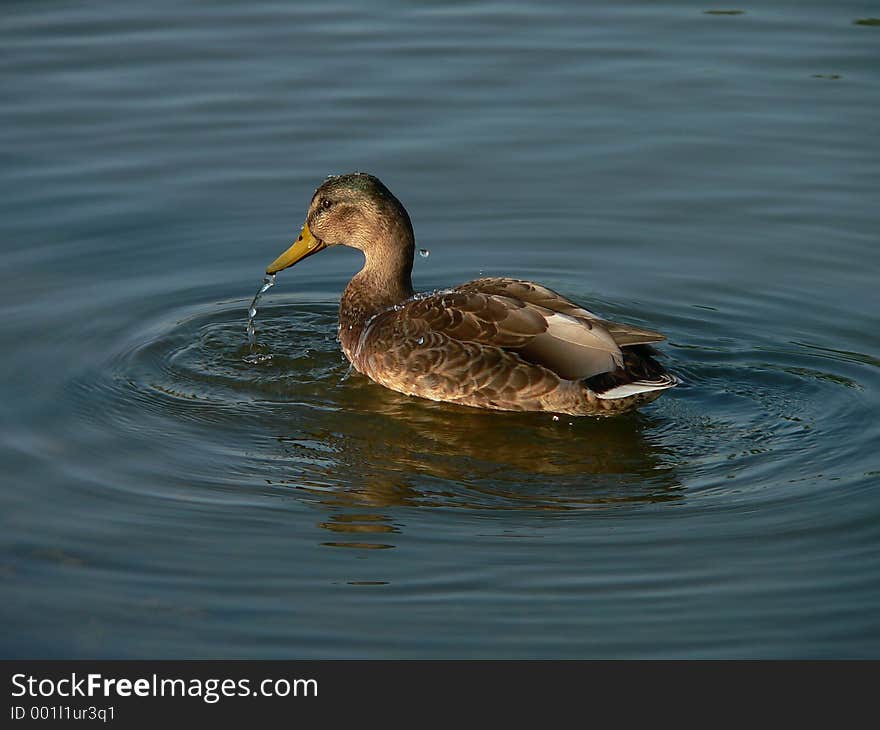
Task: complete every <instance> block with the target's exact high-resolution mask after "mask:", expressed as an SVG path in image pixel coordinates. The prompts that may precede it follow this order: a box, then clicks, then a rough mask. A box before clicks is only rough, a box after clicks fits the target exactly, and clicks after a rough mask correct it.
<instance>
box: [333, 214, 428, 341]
mask: <svg viewBox="0 0 880 730" xmlns="http://www.w3.org/2000/svg"><path fill="white" fill-rule="evenodd" d="M406 223H409V221H406ZM390 234H391V235H390V236H386V237H385V238H384V239H382V241H381V242H378V241H377V242H375V243H374V244H373V245H371V246H370V247H369V248H368V249H366V250H364V266H363V268H362V269H361V270H360V271H359V272H358V273H357V274H355V275H354V277H353V278H352V280H351V281H350V282H349V283H348V286H347V287H345V291H344V292H343V294H342V299H341V300H340V302H339V324H340V329H341V330H345V329H347V328H348V326H349V325H352V328H351V329H352V330H353V329H360V328H362V327H363V325H364V323H366V321H367V320H368V319H369V318H370V317H372V316H373V315H375V314H378V313H379V312H381V311H383V310H385V309H388V308H389V307H393V306H394V305H395V304H398V303H400V302H402V301H404V300H406V299H409V298H410V297H411V296H412V295H413V288H412V266H413V253H414V251H415V240H414V238H413V234H412V227H411V226H409V225H404V224H403V222H402V223H401V225H398V226H396V227H395V228H394V229H392V231H390Z"/></svg>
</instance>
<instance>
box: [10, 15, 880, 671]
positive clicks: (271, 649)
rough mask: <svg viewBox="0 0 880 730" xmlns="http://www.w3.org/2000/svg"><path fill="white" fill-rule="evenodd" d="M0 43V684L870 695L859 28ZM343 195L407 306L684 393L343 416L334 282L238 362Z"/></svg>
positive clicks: (448, 19) (363, 20)
mask: <svg viewBox="0 0 880 730" xmlns="http://www.w3.org/2000/svg"><path fill="white" fill-rule="evenodd" d="M712 9H741V10H744V11H745V12H744V13H743V14H740V15H712V14H707V13H706V12H705V11H707V10H712ZM4 10H5V12H4V23H3V25H2V28H0V35H2V44H3V48H4V51H5V53H4V62H3V65H2V67H0V74H2V83H3V90H4V102H5V103H4V105H3V106H2V108H0V119H2V128H3V135H2V136H0V145H2V151H3V157H4V165H3V177H2V192H3V195H2V196H0V208H2V216H0V226H2V233H3V235H2V241H3V254H4V256H3V259H2V266H0V283H2V289H3V292H4V297H3V301H2V304H0V306H2V316H0V323H2V324H0V327H2V334H0V336H2V342H3V344H4V358H3V360H2V365H0V368H2V379H0V383H2V385H0V388H2V398H0V402H2V404H3V408H2V410H0V419H2V420H0V425H2V434H3V438H2V442H0V444H2V446H0V465H2V472H3V474H4V478H3V481H2V483H0V521H2V525H0V580H2V581H3V598H4V600H3V601H2V608H0V620H2V622H3V626H4V632H3V639H2V653H3V655H5V656H56V657H58V656H60V657H94V656H111V657H139V656H149V657H172V656H175V657H212V656H223V657H296V658H299V657H462V656H468V657H477V656H479V657H568V658H574V657H632V656H647V657H712V658H718V657H865V656H872V657H877V656H878V654H880V619H878V616H880V611H878V603H880V549H878V547H880V490H878V481H880V463H878V445H880V425H878V419H877V413H878V406H880V359H878V358H880V337H878V334H877V332H878V328H877V295H876V290H877V279H878V273H880V247H878V231H880V209H878V206H877V202H876V201H877V192H878V191H877V180H878V179H880V153H878V150H877V144H876V130H877V125H876V119H877V108H878V102H880V77H878V74H880V64H878V63H877V60H878V43H880V35H878V32H880V29H878V28H877V27H876V26H872V25H865V24H858V23H857V22H856V21H858V20H863V19H867V18H870V17H872V16H876V8H875V7H872V6H871V5H870V4H866V3H863V2H840V3H820V2H797V3H793V2H783V1H782V0H779V1H777V2H765V3H761V4H760V5H757V6H748V5H744V6H742V7H738V6H733V7H732V8H727V7H725V6H721V7H720V8H713V6H712V5H711V4H708V3H705V4H701V3H695V2H677V3H671V4H670V3H663V4H662V5H658V4H656V3H648V2H644V1H641V2H640V1H637V0H636V1H634V2H626V3H611V4H606V6H605V7H597V6H595V4H580V3H571V4H547V3H540V4H539V3H531V4H529V3H527V4H520V5H517V6H516V7H511V6H509V5H507V4H496V3H490V2H476V3H471V4H466V5H454V6H449V5H446V4H444V5H441V4H439V3H431V2H428V3H422V4H419V6H418V7H414V6H412V5H410V4H404V3H396V2H382V3H379V4H371V5H370V9H369V10H368V9H367V8H366V6H364V5H362V4H359V3H352V2H339V1H336V2H332V1H331V2H329V3H325V4H322V5H321V6H320V7H317V6H300V5H299V4H295V3H271V2H254V3H248V4H240V3H215V4H211V5H210V6H208V5H205V4H202V3H179V2H174V3H172V2H170V0H161V1H159V2H155V3H148V4H145V3H134V2H113V3H109V2H98V3H90V4H81V3H72V2H56V3H36V4H35V3H23V2H11V3H7V5H6V6H5V9H4ZM350 170H367V171H370V172H373V173H374V174H376V175H378V176H379V177H380V178H381V179H382V180H383V181H384V182H385V183H386V184H387V185H388V186H389V187H390V188H391V190H393V191H394V192H395V193H396V194H397V195H398V196H399V197H400V198H401V200H402V201H403V202H404V204H405V205H406V206H407V209H408V211H409V213H410V215H411V217H412V220H413V224H414V226H415V232H416V236H417V240H419V241H420V242H425V243H427V244H428V247H429V248H430V251H431V255H430V259H427V260H426V259H425V258H424V257H416V263H415V270H414V272H413V279H414V283H415V285H416V287H417V288H419V289H420V290H435V289H443V288H444V287H450V286H454V285H456V284H458V283H461V282H463V281H466V280H469V279H473V278H475V277H477V276H480V275H486V276H494V275H509V276H520V277H525V278H531V279H535V280H537V281H540V282H542V283H544V284H546V285H548V286H550V287H552V288H554V289H557V290H559V291H561V292H564V293H565V294H567V295H568V296H570V297H572V298H573V299H575V300H577V301H579V302H581V303H583V304H584V305H585V306H586V307H588V308H589V309H591V310H595V311H598V312H600V313H602V314H604V315H606V316H608V317H611V318H618V319H621V320H623V321H627V322H631V323H633V324H635V325H641V326H645V327H648V328H655V329H659V330H661V331H663V332H665V333H666V334H667V335H668V336H669V340H668V343H666V344H665V345H664V346H663V350H664V352H665V353H666V355H667V358H666V360H665V365H666V367H667V368H668V369H669V370H670V371H672V372H674V373H675V374H676V375H678V376H679V377H681V378H682V380H683V383H682V384H681V385H680V386H678V387H677V388H675V389H674V390H673V391H670V392H669V393H667V394H665V395H664V396H663V397H662V398H661V399H660V400H658V401H657V402H656V403H654V404H652V405H651V406H649V407H647V408H645V409H644V410H643V411H641V412H639V413H634V414H630V415H627V416H624V417H621V418H616V419H609V420H604V421H595V420H593V419H570V418H562V419H560V420H558V421H554V420H552V418H551V417H550V416H548V415H547V414H497V413H484V412H480V411H471V410H468V409H461V408H454V407H451V406H448V405H444V404H439V403H429V402H422V401H416V400H412V399H408V398H405V397H403V396H401V395H399V394H396V393H393V392H391V391H388V390H385V389H382V388H380V387H378V386H375V385H373V384H371V383H369V382H368V381H366V380H365V379H364V378H363V377H362V376H360V375H359V374H357V373H352V374H351V376H350V377H348V378H346V373H347V372H348V364H347V363H346V362H345V361H344V359H343V358H342V356H341V353H340V351H339V345H338V343H337V341H336V332H337V329H336V328H337V319H336V309H337V305H338V299H339V295H340V293H341V292H342V290H343V288H344V286H345V284H346V283H347V281H348V278H349V277H350V276H351V275H352V274H353V273H354V272H355V271H356V269H357V267H358V266H359V257H358V255H357V254H356V252H353V251H348V250H339V249H334V250H331V251H327V252H322V253H321V254H320V255H316V256H314V257H310V258H309V259H308V260H307V261H303V262H302V263H301V264H299V265H298V266H296V267H295V268H293V269H290V270H288V271H285V272H283V274H282V276H280V277H279V279H278V286H276V287H275V288H274V289H273V290H272V292H271V294H270V295H269V296H267V297H266V298H264V299H263V300H261V301H260V302H259V317H258V320H257V326H258V328H259V343H258V344H255V346H254V351H253V352H252V351H251V347H250V345H249V342H248V339H247V337H246V336H245V333H244V332H243V331H242V328H243V325H244V318H243V315H244V313H245V311H247V309H248V303H249V302H251V300H252V297H253V290H254V284H255V283H256V282H257V281H259V279H260V277H261V276H262V275H263V272H264V271H265V267H266V265H267V264H268V263H270V262H271V261H272V260H274V259H275V257H276V256H277V255H278V254H279V253H280V252H281V251H282V250H283V249H284V248H286V246H287V244H288V242H289V240H290V236H291V232H292V231H293V232H294V234H295V232H296V231H297V230H298V228H299V225H300V223H301V221H302V218H303V215H304V212H305V209H306V206H307V205H308V202H309V200H310V198H311V194H312V192H313V191H314V189H315V187H316V186H317V185H318V184H319V183H320V182H321V180H323V178H324V177H325V176H326V175H328V174H331V173H340V172H346V171H350ZM257 304H258V302H254V303H253V304H252V306H253V307H254V308H256V306H257ZM268 354H271V355H272V357H271V359H269V360H266V361H263V362H259V363H258V364H253V363H251V362H246V361H245V359H246V358H248V357H249V356H251V355H268Z"/></svg>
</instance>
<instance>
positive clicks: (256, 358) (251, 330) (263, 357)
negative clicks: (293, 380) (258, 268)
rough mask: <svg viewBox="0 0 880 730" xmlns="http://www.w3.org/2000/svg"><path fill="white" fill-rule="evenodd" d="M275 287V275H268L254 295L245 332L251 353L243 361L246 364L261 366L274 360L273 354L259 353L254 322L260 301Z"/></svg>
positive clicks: (248, 311)
mask: <svg viewBox="0 0 880 730" xmlns="http://www.w3.org/2000/svg"><path fill="white" fill-rule="evenodd" d="M273 286H275V274H266V276H264V277H263V285H262V286H261V287H260V289H259V290H258V291H257V293H256V294H255V295H254V298H253V301H251V305H250V306H249V307H248V310H247V314H248V316H247V327H246V328H245V332H246V333H247V340H248V349H249V350H250V352H249V353H248V354H247V355H245V356H244V358H243V359H244V361H245V362H247V363H250V364H252V365H259V364H260V363H264V362H268V361H269V360H271V359H272V353H267V352H258V351H257V332H256V328H255V326H254V320H255V319H256V317H257V304H259V303H260V299H262V298H263V295H264V294H265V293H266V292H267V291H269V289H271V288H272V287H273Z"/></svg>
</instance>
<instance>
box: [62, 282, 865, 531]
mask: <svg viewBox="0 0 880 730" xmlns="http://www.w3.org/2000/svg"><path fill="white" fill-rule="evenodd" d="M245 304H246V303H245V302H243V301H238V300H236V301H231V302H221V303H217V304H208V305H201V306H198V307H193V308H191V309H189V310H186V311H183V312H176V313H174V316H167V317H163V318H160V319H159V320H157V321H154V322H152V323H148V324H147V325H146V326H145V327H143V328H142V329H140V330H139V331H137V332H134V333H132V334H131V336H130V337H129V339H128V341H127V342H126V344H125V345H124V346H123V347H121V348H120V350H119V352H117V353H115V354H114V355H113V356H112V358H111V359H110V361H109V362H108V363H107V367H106V369H105V370H103V371H102V372H101V373H100V374H99V376H98V377H97V378H96V379H95V380H92V381H88V382H86V381H79V382H77V383H75V384H74V392H78V393H79V394H80V395H81V396H82V400H81V403H82V407H83V411H84V412H87V413H88V417H89V418H90V419H92V420H93V421H95V422H96V427H97V429H98V430H99V431H102V432H107V431H108V430H109V431H111V432H114V433H123V432H128V433H129V435H130V436H131V438H133V439H143V438H149V437H150V436H149V435H150V434H152V437H153V438H155V436H156V435H159V434H161V435H164V436H165V437H166V438H171V439H174V442H175V444H176V445H178V446H183V447H184V449H183V451H182V453H184V454H186V453H190V454H192V455H193V458H192V460H191V461H190V460H188V459H186V458H181V457H180V453H181V452H180V450H179V449H176V450H172V449H169V452H168V454H167V457H168V459H167V462H165V463H166V464H167V465H168V467H171V466H173V467H174V468H175V469H177V471H176V472H175V473H174V474H173V476H174V477H175V478H176V479H178V480H183V481H186V482H187V483H188V484H197V485H201V487H202V488H207V489H209V490H210V489H213V488H214V486H216V485H217V484H218V482H219V483H220V484H221V485H225V486H224V488H225V489H231V488H235V489H256V490H257V491H258V492H259V493H260V494H265V493H267V492H268V493H272V494H281V495H286V496H290V495H292V496H294V497H295V498H296V499H298V500H300V501H302V502H304V503H308V504H312V505H314V506H316V507H319V508H320V509H323V510H330V511H333V512H334V513H336V519H330V520H324V521H323V522H322V526H323V527H324V528H325V529H327V530H329V531H331V532H334V533H337V534H338V533H339V532H345V531H348V532H360V533H362V532H373V531H384V532H389V531H393V530H392V529H391V526H390V525H389V524H388V523H387V522H382V521H376V518H375V515H374V514H373V513H374V510H375V509H376V508H391V507H395V506H413V507H456V508H465V509H477V510H523V509H525V510H552V511H571V510H581V509H598V508H609V507H613V506H615V505H617V506H625V505H630V506H632V505H637V504H640V503H641V504H647V503H659V502H667V501H673V502H681V501H686V500H688V499H691V500H692V499H695V498H697V497H699V498H701V499H710V498H718V497H722V496H723V497H725V498H733V499H734V501H735V500H742V499H744V498H746V497H745V496H744V495H756V494H757V495H760V494H761V493H762V492H763V491H764V490H766V489H767V488H768V486H769V485H773V484H777V485H778V484H779V483H780V482H782V483H784V484H793V485H794V484H799V485H801V484H802V483H803V482H805V481H806V482H809V480H810V478H811V477H815V476H817V475H822V474H827V473H828V472H829V471H833V470H834V467H835V465H839V464H840V463H842V462H843V461H845V460H846V454H845V449H844V450H843V451H841V450H839V449H838V450H837V451H835V452H834V454H831V455H829V454H827V453H825V452H823V450H822V442H823V440H825V439H834V440H835V441H840V440H843V439H841V436H840V434H839V433H837V432H838V431H839V430H841V429H846V428H852V427H854V426H855V427H859V424H861V425H862V426H863V427H865V428H869V427H871V424H870V417H869V410H868V409H867V408H866V406H865V401H864V398H862V397H861V396H862V389H863V388H862V386H861V385H860V383H859V380H858V378H859V377H863V376H864V375H865V371H866V370H868V371H871V372H872V374H874V375H875V374H876V367H877V363H876V361H873V360H871V359H870V358H866V357H865V356H857V355H853V354H845V353H834V352H829V351H827V350H823V349H821V348H815V347H812V346H810V345H808V344H806V343H789V344H786V345H784V346H779V345H770V344H767V343H763V342H760V341H747V340H744V339H734V338H729V339H728V341H726V342H724V343H723V344H722V345H719V343H718V342H717V341H714V340H709V341H703V340H702V339H701V337H700V333H701V332H704V331H712V330H713V328H714V327H715V325H714V324H713V323H712V322H711V321H710V320H709V319H707V316H711V315H705V314H704V313H702V312H700V313H699V314H698V315H694V314H687V315H686V316H685V315H682V316H680V317H679V318H678V320H677V321H676V322H675V324H676V326H677V328H678V331H673V332H671V333H670V334H671V338H670V340H671V341H670V344H669V345H668V346H667V347H666V348H665V349H666V352H667V354H668V356H669V360H668V366H669V367H670V369H672V370H673V371H675V372H676V373H677V374H678V375H679V376H680V377H681V378H682V380H683V383H682V385H681V386H680V387H679V388H677V389H676V390H675V391H674V392H672V393H670V394H668V395H667V396H665V397H664V398H662V399H660V400H659V401H658V402H657V403H655V404H654V405H653V406H651V407H649V408H647V409H645V411H644V412H641V413H634V414H629V415H625V416H623V417H619V418H616V419H610V420H594V419H590V418H580V419H578V418H570V417H565V416H563V417H561V418H560V419H553V418H551V416H550V415H549V414H508V413H505V414H499V413H493V412H488V411H479V410H476V409H469V408H464V407H458V406H450V405H447V404H442V403H433V402H429V401H424V400H420V399H413V398H407V397H405V396H402V395H400V394H397V393H394V392H392V391H389V390H387V389H384V388H382V387H379V386H377V385H375V384H373V383H370V382H369V381H368V380H366V379H365V378H364V377H362V376H360V375H359V374H357V373H352V372H351V371H350V368H349V365H348V363H347V362H346V361H345V360H344V358H343V356H342V354H341V351H340V349H339V346H338V343H337V341H336V329H337V324H336V307H335V304H333V303H302V302H289V301H285V300H284V299H283V298H282V297H274V298H271V301H269V302H267V303H266V304H265V305H264V307H263V308H261V310H260V316H259V317H258V320H257V340H258V348H259V350H258V351H259V352H260V353H262V354H265V355H268V354H271V356H272V357H271V358H267V359H264V361H262V362H259V363H253V362H247V359H246V357H245V356H246V355H248V353H249V352H250V350H249V349H248V345H247V341H246V337H245V332H244V321H245V318H244V316H243V313H244V311H245ZM693 311H694V310H691V312H693ZM875 376H876V375H875ZM95 390H98V391H101V392H100V393H97V394H96V393H95V392H94V391H95ZM95 395H97V396H98V400H100V402H102V403H104V404H105V405H104V407H103V408H102V410H101V411H100V412H91V411H89V408H88V402H89V398H90V397H94V396H95ZM145 434H147V436H145ZM206 450H218V452H219V453H218V458H221V459H222V461H227V462H228V461H229V460H230V459H232V460H235V461H236V462H237V463H238V464H239V467H238V468H236V469H235V470H234V474H231V475H230V474H229V473H228V472H227V473H225V474H222V475H212V476H211V477H210V478H207V475H204V474H189V473H187V469H188V468H191V464H194V463H199V464H204V462H205V459H204V456H205V454H204V452H205V451H206ZM196 457H197V458H196ZM171 477H172V474H166V475H164V476H161V478H160V479H159V481H160V482H161V481H164V480H168V479H170V478H171ZM171 481H172V482H173V481H175V479H171ZM209 485H213V486H209ZM798 488H802V487H798ZM776 491H777V493H775V494H773V495H772V498H774V499H775V498H780V496H781V495H780V494H779V493H778V488H777V490H776ZM202 497H203V498H207V499H210V498H211V496H210V494H203V495H202ZM768 498H770V497H769V496H768ZM363 508H368V509H369V511H368V512H367V516H366V518H365V521H364V520H355V521H352V520H351V519H347V518H346V514H347V513H349V512H351V510H353V509H363ZM371 515H373V516H371ZM395 529H396V528H395ZM362 543H363V541H359V542H358V543H356V544H357V545H359V546H361V547H363V546H365V545H367V543H363V544H362ZM327 544H328V545H331V544H332V545H337V544H338V541H329V542H328V543H327ZM370 544H372V543H370ZM376 545H379V546H382V545H384V543H376Z"/></svg>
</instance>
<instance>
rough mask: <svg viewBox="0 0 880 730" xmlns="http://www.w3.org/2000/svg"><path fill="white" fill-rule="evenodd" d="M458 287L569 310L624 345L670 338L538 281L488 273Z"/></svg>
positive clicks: (457, 288)
mask: <svg viewBox="0 0 880 730" xmlns="http://www.w3.org/2000/svg"><path fill="white" fill-rule="evenodd" d="M455 291H464V292H471V293H483V294H498V295H500V296H506V297H511V298H513V299H518V300H520V301H522V302H527V303H529V304H534V305H536V306H538V307H543V308H545V309H549V310H552V311H554V312H559V313H560V314H566V315H568V316H570V317H575V318H578V319H585V320H587V321H588V322H591V323H595V324H598V325H599V326H600V327H602V328H603V329H605V330H606V331H607V332H608V333H609V334H610V335H611V337H612V338H613V339H614V342H615V343H617V345H618V346H620V347H626V346H627V345H640V344H648V343H651V342H662V341H663V340H665V339H666V336H665V335H663V334H661V333H659V332H654V331H653V330H648V329H644V328H642V327H635V326H633V325H630V324H623V323H622V322H612V321H611V320H608V319H602V318H601V317H599V316H598V315H596V314H593V313H592V312H590V311H589V310H587V309H584V308H583V307H581V306H579V305H577V304H575V303H574V302H572V301H570V300H568V299H566V298H565V297H564V296H562V295H561V294H559V293H558V292H555V291H553V290H552V289H548V288H547V287H546V286H543V285H541V284H536V283H535V282H533V281H526V280H524V279H509V278H506V277H488V278H484V279H475V280H474V281H469V282H467V283H466V284H462V285H461V286H459V287H456V289H455Z"/></svg>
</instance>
